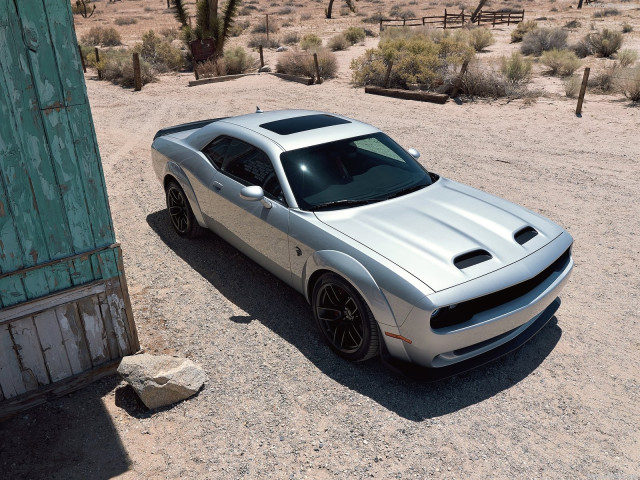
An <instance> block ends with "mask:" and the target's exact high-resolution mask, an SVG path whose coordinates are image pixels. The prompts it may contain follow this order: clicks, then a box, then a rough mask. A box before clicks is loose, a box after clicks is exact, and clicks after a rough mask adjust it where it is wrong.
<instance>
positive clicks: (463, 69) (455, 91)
mask: <svg viewBox="0 0 640 480" xmlns="http://www.w3.org/2000/svg"><path fill="white" fill-rule="evenodd" d="M468 66H469V60H465V61H464V62H462V67H460V73H459V74H458V78H457V79H456V84H455V85H454V86H453V90H452V91H451V95H450V96H451V98H455V97H456V95H457V94H458V90H460V86H461V85H462V76H463V75H464V74H465V73H466V72H467V67H468Z"/></svg>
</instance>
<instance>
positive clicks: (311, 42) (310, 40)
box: [300, 33, 322, 50]
mask: <svg viewBox="0 0 640 480" xmlns="http://www.w3.org/2000/svg"><path fill="white" fill-rule="evenodd" d="M320 47H322V39H321V38H320V37H319V36H318V35H316V34H315V33H308V34H306V35H305V36H303V37H302V39H301V40H300V48H302V49H303V50H314V49H317V48H320Z"/></svg>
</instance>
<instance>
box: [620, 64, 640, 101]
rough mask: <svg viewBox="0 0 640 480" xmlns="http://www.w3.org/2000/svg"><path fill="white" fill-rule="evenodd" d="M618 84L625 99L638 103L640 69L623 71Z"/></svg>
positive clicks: (639, 99) (639, 96)
mask: <svg viewBox="0 0 640 480" xmlns="http://www.w3.org/2000/svg"><path fill="white" fill-rule="evenodd" d="M618 84H619V88H620V90H621V91H622V93H623V95H624V96H625V97H627V98H628V99H629V100H631V101H632V102H634V103H638V102H640V67H635V68H628V69H625V70H623V71H622V73H621V74H620V80H619V82H618Z"/></svg>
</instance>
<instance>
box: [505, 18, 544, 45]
mask: <svg viewBox="0 0 640 480" xmlns="http://www.w3.org/2000/svg"><path fill="white" fill-rule="evenodd" d="M536 28H538V24H537V23H536V22H535V20H527V21H526V22H520V23H519V24H518V26H517V27H516V28H515V29H514V30H513V31H512V32H511V43H518V42H521V41H522V39H523V38H524V36H525V35H526V34H527V33H529V32H531V31H532V30H535V29H536Z"/></svg>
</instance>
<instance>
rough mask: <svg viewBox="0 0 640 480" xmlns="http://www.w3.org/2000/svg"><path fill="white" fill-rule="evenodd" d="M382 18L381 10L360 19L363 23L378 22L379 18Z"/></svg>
mask: <svg viewBox="0 0 640 480" xmlns="http://www.w3.org/2000/svg"><path fill="white" fill-rule="evenodd" d="M383 18H384V15H382V12H376V13H374V14H373V15H370V16H368V17H367V18H364V19H362V21H363V22H364V23H380V20H382V19H383Z"/></svg>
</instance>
